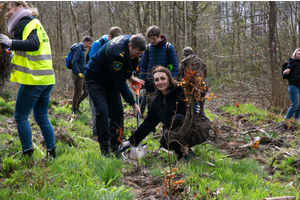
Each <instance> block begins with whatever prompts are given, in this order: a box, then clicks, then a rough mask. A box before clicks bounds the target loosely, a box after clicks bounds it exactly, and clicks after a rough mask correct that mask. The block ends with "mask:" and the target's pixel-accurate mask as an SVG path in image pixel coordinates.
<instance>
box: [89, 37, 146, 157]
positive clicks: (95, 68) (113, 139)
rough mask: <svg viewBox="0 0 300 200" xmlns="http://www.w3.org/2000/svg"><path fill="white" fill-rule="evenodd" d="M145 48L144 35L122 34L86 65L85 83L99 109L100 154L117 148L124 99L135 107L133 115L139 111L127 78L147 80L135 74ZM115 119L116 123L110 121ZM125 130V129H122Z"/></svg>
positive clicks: (97, 122)
mask: <svg viewBox="0 0 300 200" xmlns="http://www.w3.org/2000/svg"><path fill="white" fill-rule="evenodd" d="M145 49H146V40H145V38H144V37H143V36H142V35H140V34H138V35H133V36H130V35H122V36H119V37H116V38H114V39H112V40H111V41H110V42H108V43H106V44H105V45H104V46H103V47H102V48H101V49H100V50H99V51H97V53H96V54H95V55H94V56H93V57H92V58H91V60H90V61H89V62H88V64H87V65H86V67H85V68H86V70H85V82H86V85H87V88H88V92H89V95H90V96H91V98H92V101H93V103H94V106H95V110H96V130H97V135H98V142H99V144H100V150H101V153H102V154H103V155H105V156H107V157H109V156H110V150H109V148H110V146H111V147H112V150H113V151H116V150H117V149H118V145H119V142H118V136H119V135H118V130H120V128H122V129H123V124H124V123H123V121H124V119H123V105H122V100H121V96H120V93H121V94H122V97H123V99H124V100H125V101H126V102H127V103H128V104H130V105H131V106H132V108H133V112H134V115H135V116H137V113H139V114H141V113H140V109H139V107H138V106H137V104H136V103H135V100H134V97H133V95H132V93H131V92H130V90H129V88H128V86H127V83H126V80H127V79H128V80H129V81H130V82H132V83H133V82H140V83H142V84H144V81H142V80H139V79H136V78H134V77H133V76H132V71H133V68H134V67H135V66H136V65H137V62H138V57H139V56H140V55H141V54H142V53H143V52H144V50H145ZM109 119H110V121H113V122H115V124H110V122H109ZM123 130H124V129H123Z"/></svg>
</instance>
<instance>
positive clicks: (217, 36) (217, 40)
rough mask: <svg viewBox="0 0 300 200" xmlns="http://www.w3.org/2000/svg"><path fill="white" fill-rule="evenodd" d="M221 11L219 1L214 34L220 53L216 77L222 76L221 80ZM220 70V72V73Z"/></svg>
mask: <svg viewBox="0 0 300 200" xmlns="http://www.w3.org/2000/svg"><path fill="white" fill-rule="evenodd" d="M220 13H221V5H220V2H219V3H218V6H217V10H216V11H215V16H218V17H215V18H214V20H213V22H214V26H213V31H214V36H215V41H216V49H217V55H218V58H217V61H218V62H217V66H216V77H217V78H218V77H220V78H221V80H223V73H222V62H221V50H220V41H219V31H220V30H219V29H220V28H221V27H220V22H219V20H220V19H221V16H220ZM218 71H219V73H218Z"/></svg>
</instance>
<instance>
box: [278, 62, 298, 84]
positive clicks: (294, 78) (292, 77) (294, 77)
mask: <svg viewBox="0 0 300 200" xmlns="http://www.w3.org/2000/svg"><path fill="white" fill-rule="evenodd" d="M287 68H289V69H290V70H291V71H290V73H289V74H282V76H283V78H287V79H288V80H289V85H294V86H297V87H300V60H299V59H296V58H290V59H289V64H288V67H287Z"/></svg>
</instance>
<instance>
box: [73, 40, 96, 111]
mask: <svg viewBox="0 0 300 200" xmlns="http://www.w3.org/2000/svg"><path fill="white" fill-rule="evenodd" d="M91 45H92V38H91V37H89V36H85V37H84V38H83V40H82V42H80V43H78V44H76V43H75V44H73V45H72V46H71V47H70V50H71V51H73V52H74V53H73V58H72V74H73V83H74V94H73V101H72V113H80V111H79V109H78V107H79V104H80V103H81V102H82V101H83V100H84V99H85V98H86V97H87V96H88V91H87V88H86V86H85V82H84V77H83V74H84V64H85V54H84V51H85V49H86V48H90V47H91ZM82 91H83V93H82Z"/></svg>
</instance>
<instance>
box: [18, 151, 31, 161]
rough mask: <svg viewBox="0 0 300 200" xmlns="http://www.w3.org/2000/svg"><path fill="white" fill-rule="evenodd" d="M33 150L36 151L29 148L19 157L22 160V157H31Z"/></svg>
mask: <svg viewBox="0 0 300 200" xmlns="http://www.w3.org/2000/svg"><path fill="white" fill-rule="evenodd" d="M33 152H34V149H29V150H27V151H25V152H24V151H23V154H22V156H21V157H20V158H19V159H20V160H21V159H22V157H27V158H30V157H31V156H32V154H33Z"/></svg>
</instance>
